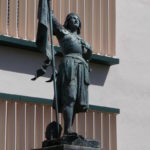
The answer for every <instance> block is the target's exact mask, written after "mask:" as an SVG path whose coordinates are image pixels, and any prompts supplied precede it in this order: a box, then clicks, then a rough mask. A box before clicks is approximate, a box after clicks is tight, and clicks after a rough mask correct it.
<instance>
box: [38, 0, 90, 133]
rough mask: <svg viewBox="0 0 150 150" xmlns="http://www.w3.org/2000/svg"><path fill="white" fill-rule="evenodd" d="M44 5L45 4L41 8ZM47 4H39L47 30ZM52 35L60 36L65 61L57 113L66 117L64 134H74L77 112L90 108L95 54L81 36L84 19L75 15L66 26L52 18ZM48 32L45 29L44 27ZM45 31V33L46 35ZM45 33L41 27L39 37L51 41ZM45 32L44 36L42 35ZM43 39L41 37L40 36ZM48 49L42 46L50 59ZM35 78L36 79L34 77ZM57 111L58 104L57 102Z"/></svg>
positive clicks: (43, 41)
mask: <svg viewBox="0 0 150 150" xmlns="http://www.w3.org/2000/svg"><path fill="white" fill-rule="evenodd" d="M42 3H43V5H42ZM47 4H48V3H47V1H42V0H41V1H40V3H39V6H41V7H39V12H40V14H41V12H43V14H44V17H41V16H40V18H41V22H42V23H43V24H45V26H47V27H48V19H47V17H45V16H46V13H47V14H48V11H47V10H46V6H47ZM52 22H53V24H52V26H53V34H54V35H55V36H56V37H57V39H58V42H59V45H60V47H61V51H62V54H63V59H62V60H61V63H60V65H59V69H58V75H57V99H58V111H59V113H62V114H63V118H64V135H69V134H72V133H73V130H72V124H73V121H74V117H75V114H76V113H79V112H86V111H87V109H88V86H89V66H88V61H89V60H90V58H91V55H92V49H91V46H90V45H89V44H88V43H87V42H86V41H85V40H83V39H82V38H81V37H80V36H79V34H80V30H81V20H80V18H79V16H78V15H77V14H75V13H69V14H68V15H67V17H66V19H65V23H64V25H61V24H60V23H59V22H58V21H57V19H56V18H55V16H54V15H52ZM45 29H46V28H45ZM44 31H46V32H45V34H44ZM47 31H48V30H47V29H46V30H41V28H39V30H38V33H40V34H39V35H41V36H43V37H46V39H47V38H48V36H47V35H48V34H47ZM41 32H42V33H41ZM38 37H40V36H38ZM46 39H44V38H39V40H38V38H37V45H38V44H41V43H46ZM45 45H47V46H45V47H44V46H41V49H45V50H46V54H47V56H48V58H49V59H48V60H50V55H49V53H48V51H47V50H48V44H47V43H46V44H45ZM45 64H46V65H45V66H43V68H44V69H46V68H47V64H49V63H48V62H45ZM44 69H43V70H41V69H40V70H39V74H41V75H42V74H44ZM35 79H36V78H35ZM53 106H54V108H56V107H55V102H54V105H53Z"/></svg>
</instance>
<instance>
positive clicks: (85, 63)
mask: <svg viewBox="0 0 150 150" xmlns="http://www.w3.org/2000/svg"><path fill="white" fill-rule="evenodd" d="M65 57H72V58H75V59H79V60H81V61H82V62H83V63H84V65H85V66H86V67H87V68H88V64H87V62H86V61H85V60H84V58H82V56H80V55H76V54H67V55H65Z"/></svg>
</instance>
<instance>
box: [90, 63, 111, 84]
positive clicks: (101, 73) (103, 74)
mask: <svg viewBox="0 0 150 150" xmlns="http://www.w3.org/2000/svg"><path fill="white" fill-rule="evenodd" d="M90 68H91V69H92V71H91V72H90V81H91V84H92V85H99V86H104V84H105V81H106V78H107V75H108V72H109V68H110V67H109V66H107V65H100V64H90Z"/></svg>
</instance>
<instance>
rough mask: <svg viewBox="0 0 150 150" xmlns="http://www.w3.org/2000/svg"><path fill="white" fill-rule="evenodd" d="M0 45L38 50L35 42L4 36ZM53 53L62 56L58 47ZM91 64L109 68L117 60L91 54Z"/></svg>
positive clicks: (1, 37)
mask: <svg viewBox="0 0 150 150" xmlns="http://www.w3.org/2000/svg"><path fill="white" fill-rule="evenodd" d="M0 45H4V46H11V47H16V48H21V49H26V50H32V51H35V52H39V50H38V49H37V47H36V44H35V42H33V41H27V40H24V39H18V38H14V37H9V36H4V35H0ZM55 51H56V55H57V56H62V54H61V52H60V47H58V46H55ZM91 62H92V63H97V64H104V65H109V66H111V65H116V64H119V59H118V58H113V57H108V56H101V55H96V54H93V55H92V59H91Z"/></svg>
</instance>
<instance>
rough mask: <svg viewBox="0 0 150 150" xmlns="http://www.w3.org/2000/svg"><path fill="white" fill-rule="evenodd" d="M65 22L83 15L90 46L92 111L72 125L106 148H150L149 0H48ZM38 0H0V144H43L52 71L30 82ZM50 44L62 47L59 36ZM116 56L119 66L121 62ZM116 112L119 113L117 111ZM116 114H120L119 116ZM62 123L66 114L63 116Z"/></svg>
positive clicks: (10, 149)
mask: <svg viewBox="0 0 150 150" xmlns="http://www.w3.org/2000/svg"><path fill="white" fill-rule="evenodd" d="M52 2H53V10H54V14H55V15H56V17H57V19H58V20H59V21H60V22H61V23H62V24H63V22H64V19H65V16H66V15H67V13H69V12H72V11H73V12H76V13H78V14H79V16H80V17H81V20H82V31H81V36H82V37H83V38H84V39H85V40H87V41H88V42H89V43H90V44H91V45H92V48H93V51H94V53H93V56H92V60H91V63H90V67H91V68H92V72H91V73H90V79H91V85H90V87H89V103H90V110H89V111H88V112H87V113H83V114H80V115H77V117H76V120H75V124H74V129H75V131H76V132H78V133H80V134H82V135H84V136H85V137H86V138H92V139H97V140H100V141H101V146H102V148H103V149H104V150H117V149H118V150H133V149H142V148H144V150H149V148H150V146H149V141H148V140H149V139H150V136H149V135H150V134H149V133H148V132H149V124H150V121H149V118H150V115H149V112H148V111H149V109H148V108H149V105H150V103H149V101H148V99H149V97H150V92H149V91H150V86H149V83H150V79H149V75H150V69H149V63H150V59H149V55H148V54H149V37H150V33H149V25H150V21H149V16H150V11H149V6H150V2H149V1H148V0H136V1H135V0H133V1H129V0H126V1H123V0H119V1H115V0H53V1H52ZM37 6H38V0H32V1H31V0H0V53H1V55H0V83H1V86H0V141H1V142H0V149H2V150H3V149H4V150H20V149H23V150H28V149H31V148H37V147H40V146H41V141H42V140H44V138H45V137H44V132H45V128H46V125H47V124H48V123H49V122H51V121H53V120H55V112H54V110H53V109H52V107H51V104H52V99H53V83H46V82H45V81H46V80H48V79H49V77H50V74H51V70H49V72H48V73H47V74H46V76H44V77H41V78H39V79H38V80H37V81H35V82H33V81H31V78H32V77H33V75H34V73H35V70H36V69H37V68H38V67H39V66H40V65H41V63H42V61H43V59H44V56H43V55H42V54H41V53H39V52H38V50H37V49H36V46H35V43H34V41H35V37H36V30H37ZM54 41H55V49H56V51H57V53H58V56H56V64H57V65H58V64H59V61H60V59H61V57H60V56H59V54H60V53H59V51H60V49H59V47H58V44H57V41H56V39H55V40H54ZM119 59H120V63H119ZM119 109H120V110H121V114H119V112H120V111H119ZM118 114H119V115H118ZM59 120H60V122H61V123H62V125H63V119H62V116H61V115H60V117H59Z"/></svg>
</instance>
